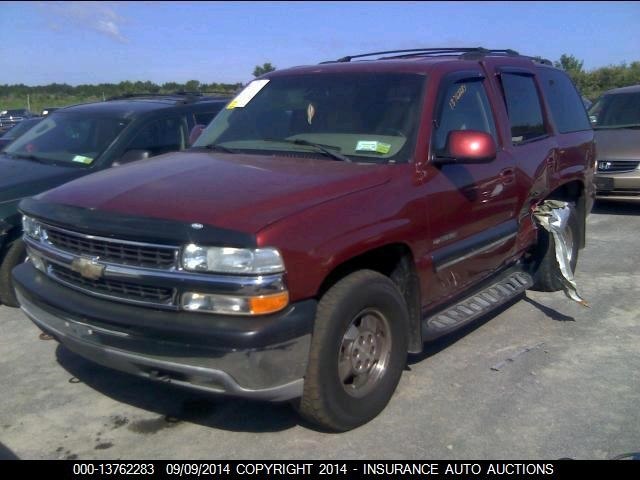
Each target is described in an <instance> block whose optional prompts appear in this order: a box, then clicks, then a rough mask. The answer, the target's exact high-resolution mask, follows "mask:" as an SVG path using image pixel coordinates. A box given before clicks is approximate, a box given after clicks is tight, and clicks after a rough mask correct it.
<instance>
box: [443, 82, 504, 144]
mask: <svg viewBox="0 0 640 480" xmlns="http://www.w3.org/2000/svg"><path fill="white" fill-rule="evenodd" d="M439 110H440V113H439V116H438V119H437V127H436V130H435V135H434V140H433V144H434V149H435V152H436V153H441V152H444V150H445V147H446V143H447V137H448V135H449V132H451V131H453V130H478V131H481V132H487V133H490V134H491V135H492V136H493V138H494V140H495V139H496V128H495V123H494V121H493V115H492V113H491V108H490V106H489V100H488V98H487V94H486V92H485V90H484V86H483V85H482V82H480V81H467V82H464V81H463V82H456V83H452V84H450V85H449V86H448V87H446V90H445V92H444V96H443V99H442V104H441V106H440V109H439Z"/></svg>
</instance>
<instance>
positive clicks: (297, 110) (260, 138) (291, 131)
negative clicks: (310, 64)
mask: <svg viewBox="0 0 640 480" xmlns="http://www.w3.org/2000/svg"><path fill="white" fill-rule="evenodd" d="M258 82H264V80H259V81H254V82H253V83H252V84H250V86H249V87H247V89H246V90H244V91H243V92H242V93H240V94H239V95H238V96H237V97H236V100H235V101H232V102H231V103H230V104H229V106H227V107H226V108H224V109H223V110H222V111H221V113H220V114H218V115H217V116H216V117H215V118H214V119H213V121H212V122H211V123H210V124H209V127H207V129H206V130H205V131H204V132H203V133H202V135H201V136H200V138H198V140H197V141H196V142H195V144H194V146H195V147H199V146H205V145H207V144H211V143H216V144H220V145H222V146H223V147H226V148H230V149H233V150H236V151H242V152H243V153H248V154H258V155H264V154H265V153H268V154H272V153H273V152H283V153H285V154H289V155H290V154H291V153H290V152H296V154H295V155H296V156H297V155H301V156H309V155H313V156H318V157H319V158H323V157H324V158H326V155H324V154H323V153H322V152H320V151H319V150H318V149H317V148H313V147H310V146H309V145H301V143H309V142H311V143H317V144H322V145H323V148H329V149H330V150H334V151H335V152H338V153H341V154H342V155H348V156H352V157H354V158H356V159H357V160H358V161H408V160H409V158H410V155H411V153H412V152H413V148H414V145H415V137H416V136H417V130H418V126H419V115H418V114H419V113H420V106H421V98H422V89H423V86H424V83H425V77H424V76H422V75H416V74H405V73H382V72H381V73H376V74H375V75H374V74H371V73H322V74H298V75H295V74H290V75H282V76H276V77H273V78H270V79H269V80H267V82H266V83H262V85H261V87H259V88H257V89H255V90H253V93H252V94H251V95H248V94H247V93H246V92H251V91H252V89H253V87H255V86H257V85H258V86H259V85H260V83H258ZM230 107H231V108H230ZM295 142H299V143H295Z"/></svg>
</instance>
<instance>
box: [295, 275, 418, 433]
mask: <svg viewBox="0 0 640 480" xmlns="http://www.w3.org/2000/svg"><path fill="white" fill-rule="evenodd" d="M408 331H409V314H408V311H407V306H406V303H405V300H404V298H403V297H402V294H401V293H400V291H399V290H398V288H397V287H396V285H395V284H394V283H393V282H392V281H391V280H390V279H389V278H388V277H386V276H384V275H382V274H380V273H378V272H374V271H372V270H360V271H357V272H355V273H352V274H350V275H348V276H347V277H345V278H343V279H342V280H340V281H339V282H338V283H336V284H335V285H334V286H333V287H331V288H330V289H329V290H328V291H327V292H326V293H325V294H324V295H323V297H322V298H321V300H320V303H319V305H318V311H317V314H316V320H315V326H314V332H313V337H312V339H311V349H310V353H309V363H308V366H307V373H306V376H305V381H304V391H303V395H302V398H301V399H300V403H299V405H298V411H299V412H300V414H301V415H302V416H303V417H305V418H306V419H308V420H310V421H311V422H313V423H315V424H318V425H320V426H321V427H323V428H326V429H328V430H333V431H346V430H351V429H353V428H356V427H358V426H360V425H362V424H364V423H366V422H368V421H369V420H371V419H373V418H374V417H376V416H377V415H378V414H379V413H380V412H381V411H382V410H383V409H384V408H385V407H386V405H387V403H388V402H389V400H390V399H391V396H392V395H393V392H394V391H395V389H396V386H397V385H398V381H399V380H400V376H401V375H402V371H403V369H404V367H405V365H406V360H407V348H408Z"/></svg>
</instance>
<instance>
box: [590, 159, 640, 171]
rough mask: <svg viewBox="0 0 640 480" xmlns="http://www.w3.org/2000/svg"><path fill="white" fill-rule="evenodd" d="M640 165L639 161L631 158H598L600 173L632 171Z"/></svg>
mask: <svg viewBox="0 0 640 480" xmlns="http://www.w3.org/2000/svg"><path fill="white" fill-rule="evenodd" d="M638 166H640V161H633V160H600V161H598V172H600V173H620V172H632V171H633V170H636V169H637V168H638Z"/></svg>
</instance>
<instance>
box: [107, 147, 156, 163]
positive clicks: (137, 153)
mask: <svg viewBox="0 0 640 480" xmlns="http://www.w3.org/2000/svg"><path fill="white" fill-rule="evenodd" d="M150 156H151V152H150V151H149V150H127V151H126V152H125V153H124V155H122V157H120V159H118V160H116V161H115V162H113V166H114V167H119V166H121V165H125V164H127V163H131V162H137V161H138V160H145V159H147V158H149V157H150Z"/></svg>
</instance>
